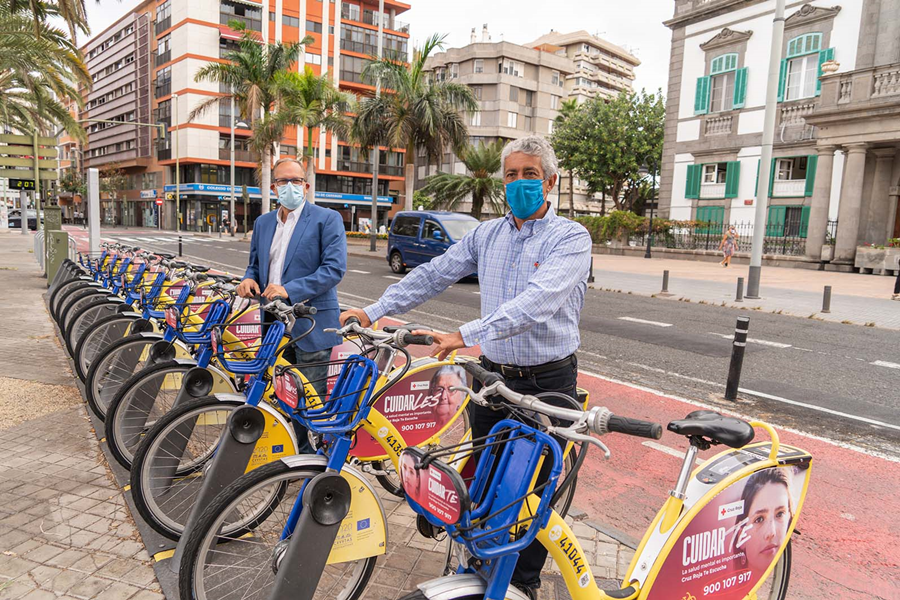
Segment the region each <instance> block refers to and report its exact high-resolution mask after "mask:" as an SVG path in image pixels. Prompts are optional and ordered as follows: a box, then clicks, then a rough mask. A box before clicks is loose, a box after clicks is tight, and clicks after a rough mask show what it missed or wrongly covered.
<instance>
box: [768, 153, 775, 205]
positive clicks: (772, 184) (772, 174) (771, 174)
mask: <svg viewBox="0 0 900 600" xmlns="http://www.w3.org/2000/svg"><path fill="white" fill-rule="evenodd" d="M774 189H775V159H774V158H773V159H772V168H771V169H770V170H769V198H771V197H772V191H773V190H774Z"/></svg>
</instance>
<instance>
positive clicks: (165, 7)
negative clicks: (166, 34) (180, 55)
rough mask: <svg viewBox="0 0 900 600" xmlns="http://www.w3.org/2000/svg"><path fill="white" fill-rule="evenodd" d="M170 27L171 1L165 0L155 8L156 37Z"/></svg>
mask: <svg viewBox="0 0 900 600" xmlns="http://www.w3.org/2000/svg"><path fill="white" fill-rule="evenodd" d="M171 26H172V0H166V1H165V2H163V3H162V4H160V5H158V6H157V7H156V27H155V31H156V35H159V34H160V33H162V32H163V31H165V30H167V29H169V27H171Z"/></svg>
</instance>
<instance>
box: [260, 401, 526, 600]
mask: <svg viewBox="0 0 900 600" xmlns="http://www.w3.org/2000/svg"><path fill="white" fill-rule="evenodd" d="M260 406H262V405H260ZM281 462H283V463H284V464H286V465H288V466H289V467H291V468H297V467H303V466H312V465H316V466H318V465H321V466H323V467H324V466H327V465H328V459H327V458H325V457H324V456H318V455H315V454H295V455H293V456H287V457H285V458H282V459H281ZM341 476H342V477H343V478H344V479H346V480H347V483H349V484H350V491H351V498H350V512H349V514H348V515H347V516H346V517H345V518H344V520H343V521H342V522H341V528H340V530H339V531H338V534H337V538H336V539H335V541H334V545H333V546H332V548H331V554H329V555H328V564H329V565H334V564H339V563H344V562H350V561H354V560H360V559H363V558H369V557H371V556H380V555H382V554H384V553H385V550H386V549H387V541H388V533H387V518H386V515H385V512H384V506H382V504H381V498H379V496H378V494H377V493H376V492H375V489H374V488H373V487H372V485H371V484H370V483H369V481H368V480H367V479H366V477H365V476H364V475H363V474H362V473H361V472H360V471H358V470H357V469H355V468H354V467H352V466H350V465H344V466H343V467H342V469H341ZM517 600H518V599H517ZM521 600H528V598H527V597H525V596H522V598H521Z"/></svg>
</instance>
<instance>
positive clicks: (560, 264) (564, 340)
mask: <svg viewBox="0 0 900 600" xmlns="http://www.w3.org/2000/svg"><path fill="white" fill-rule="evenodd" d="M590 263H591V236H590V234H588V232H587V230H586V229H585V228H584V227H582V226H581V225H579V224H578V223H575V222H573V221H570V220H568V219H566V218H563V217H560V216H558V215H557V214H556V213H555V212H554V211H553V208H552V207H551V208H550V210H549V211H548V212H547V214H546V215H545V216H544V218H543V219H535V220H533V221H526V222H525V223H524V224H523V225H522V229H521V230H519V229H516V225H515V222H514V221H513V218H512V215H511V214H507V215H506V217H505V218H502V219H494V220H493V221H487V222H485V223H482V224H481V225H479V226H478V227H476V228H475V229H474V230H472V231H470V232H469V233H468V234H466V236H465V237H463V239H461V240H460V241H459V243H457V244H454V245H452V246H451V247H450V248H449V249H448V250H447V252H445V253H444V254H443V255H441V256H438V257H437V258H434V259H433V260H432V261H431V262H428V263H425V264H423V265H421V266H419V267H416V268H415V269H413V270H412V271H411V272H410V273H409V275H407V276H406V277H405V278H404V279H403V280H402V281H400V282H399V283H395V284H394V285H392V286H390V287H389V288H388V289H387V290H385V292H384V295H383V296H382V297H381V299H380V300H379V301H378V302H376V303H374V304H372V305H370V306H368V307H366V308H365V312H366V314H367V315H368V316H369V318H370V319H372V320H373V321H375V320H376V319H380V318H381V317H383V316H386V315H396V314H402V313H405V312H408V311H409V310H411V309H413V308H415V307H416V306H419V305H420V304H422V303H423V302H425V301H427V300H428V299H430V298H433V297H434V296H437V295H438V294H440V293H441V292H443V291H444V290H445V289H447V287H448V286H450V285H451V284H453V283H456V282H457V281H458V280H459V279H461V278H462V277H465V276H466V275H469V274H471V273H474V272H476V271H477V272H478V279H479V283H480V285H481V314H482V317H481V318H480V319H475V320H474V321H469V322H468V323H466V324H465V325H463V326H462V327H460V328H459V330H460V333H462V337H463V341H464V342H465V344H466V346H470V347H471V346H475V345H478V344H480V345H481V349H482V352H483V353H484V355H485V356H486V357H487V358H488V359H489V360H491V361H493V362H495V363H501V364H508V365H518V366H521V367H528V366H535V365H540V364H543V363H547V362H551V361H554V360H559V359H561V358H565V357H567V356H569V355H570V354H572V353H574V352H575V351H576V350H577V349H578V346H579V345H580V343H581V337H580V335H579V332H578V320H579V318H580V316H581V308H582V307H583V306H584V293H585V290H586V289H587V277H588V271H589V270H590Z"/></svg>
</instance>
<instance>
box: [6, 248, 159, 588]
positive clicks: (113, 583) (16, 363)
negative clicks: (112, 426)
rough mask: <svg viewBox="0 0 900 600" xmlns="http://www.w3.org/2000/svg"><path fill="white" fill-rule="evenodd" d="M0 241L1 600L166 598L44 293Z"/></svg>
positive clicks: (30, 270)
mask: <svg viewBox="0 0 900 600" xmlns="http://www.w3.org/2000/svg"><path fill="white" fill-rule="evenodd" d="M32 244H33V235H27V236H22V235H4V234H0V335H2V338H3V342H4V343H3V344H2V346H0V599H4V600H5V599H15V598H27V599H28V600H43V599H49V598H96V599H98V600H128V599H130V600H153V599H161V598H163V596H162V594H161V593H160V588H159V586H158V584H157V582H156V578H155V577H154V574H153V568H152V566H151V564H150V556H149V554H148V553H147V551H146V550H145V548H144V545H143V543H141V541H140V538H139V537H138V536H137V530H136V529H135V526H134V522H133V520H132V519H131V517H130V515H129V514H128V510H127V509H126V508H125V502H124V500H123V496H122V492H121V490H120V489H119V487H118V486H117V485H116V484H115V482H114V480H113V479H112V477H111V475H110V472H109V469H108V468H107V466H106V461H105V459H104V457H103V454H102V452H101V451H100V448H99V444H98V442H97V438H96V435H95V433H94V431H93V429H92V427H91V422H90V420H89V419H88V415H87V412H86V408H85V405H84V403H83V401H82V400H81V397H80V394H79V392H78V388H77V387H76V386H75V381H74V379H73V375H72V373H71V372H70V371H69V366H68V363H67V360H66V358H65V355H64V352H63V350H62V348H61V347H60V345H59V343H58V341H57V337H56V334H55V332H54V328H53V325H52V323H51V321H50V318H49V315H48V314H47V312H46V309H45V308H44V306H45V305H44V301H43V299H42V298H41V294H42V293H44V292H45V291H46V289H47V288H46V280H45V279H44V278H43V277H42V276H41V275H40V269H39V267H38V266H37V263H36V261H35V258H34V255H33V254H32V252H31V248H32Z"/></svg>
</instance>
